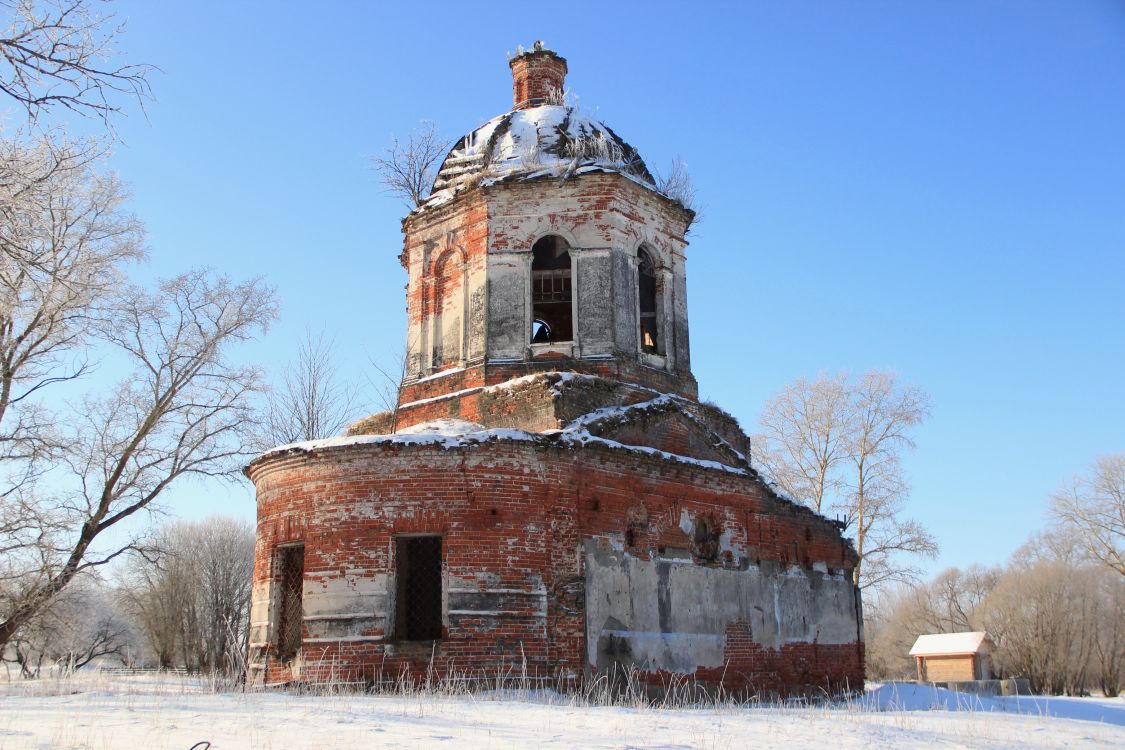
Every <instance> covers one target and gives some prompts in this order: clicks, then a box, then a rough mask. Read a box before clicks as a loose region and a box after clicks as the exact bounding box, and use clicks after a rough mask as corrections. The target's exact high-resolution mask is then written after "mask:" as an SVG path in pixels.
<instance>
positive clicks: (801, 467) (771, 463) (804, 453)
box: [754, 374, 854, 513]
mask: <svg viewBox="0 0 1125 750" xmlns="http://www.w3.org/2000/svg"><path fill="white" fill-rule="evenodd" d="M853 421H854V415H853V413H852V409H851V404H850V394H849V393H848V384H847V379H846V378H845V377H844V375H842V374H838V375H833V376H828V375H821V376H820V377H818V378H817V379H816V380H814V381H813V382H811V383H810V382H809V381H807V380H805V379H804V378H798V379H797V380H796V381H795V382H793V383H790V384H788V385H786V386H785V387H784V388H783V389H782V390H781V393H779V394H777V395H776V396H774V397H773V398H772V399H770V400H769V401H768V402H767V403H766V405H765V408H763V409H762V414H761V417H760V418H759V424H760V425H761V428H762V434H761V435H760V436H759V439H758V441H757V443H758V444H757V446H756V450H755V452H754V458H755V459H756V460H757V461H758V462H759V463H760V464H761V465H762V468H763V469H764V471H765V473H766V476H768V477H769V478H770V479H771V480H772V481H773V482H775V483H776V484H777V485H778V486H780V487H781V488H782V489H783V490H784V491H785V492H786V493H787V494H789V495H791V496H792V497H793V498H794V499H797V500H800V501H801V502H804V503H805V504H807V505H808V506H809V507H810V508H812V509H813V510H815V511H816V512H817V513H823V512H824V511H825V510H827V507H826V503H827V502H828V501H829V500H830V499H831V497H832V496H833V494H834V492H835V491H836V490H838V489H839V487H840V484H841V479H840V478H839V471H838V469H839V468H840V466H841V465H842V463H843V462H844V461H845V460H846V459H847V452H846V448H845V444H844V439H845V438H846V436H847V435H849V434H850V432H851V429H852V425H851V423H852V422H853Z"/></svg>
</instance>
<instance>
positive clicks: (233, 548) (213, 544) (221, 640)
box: [122, 516, 254, 673]
mask: <svg viewBox="0 0 1125 750" xmlns="http://www.w3.org/2000/svg"><path fill="white" fill-rule="evenodd" d="M151 545H152V547H153V548H155V549H157V550H158V554H157V556H156V557H155V558H149V557H142V556H134V557H133V558H132V559H131V560H130V564H129V566H128V569H127V571H126V573H125V576H124V581H123V586H122V588H123V592H124V594H123V596H124V602H125V607H126V609H127V610H128V611H129V612H130V613H131V614H132V615H133V617H135V618H136V620H137V622H138V625H139V628H140V630H141V632H142V633H143V634H144V636H145V638H146V640H147V641H148V643H149V646H150V648H151V649H152V651H153V653H154V654H155V655H156V657H157V659H158V661H159V663H160V665H161V666H164V667H169V666H173V665H174V664H177V663H178V664H180V665H181V666H183V667H185V668H187V669H190V670H198V671H207V672H226V673H233V672H235V671H236V669H237V665H236V663H234V661H235V660H233V659H232V655H233V654H236V653H238V652H240V651H241V648H242V644H243V639H244V637H245V635H246V632H247V627H248V621H247V618H248V615H249V610H250V586H251V579H252V577H253V576H252V574H253V567H254V529H253V527H252V526H250V525H249V524H247V523H245V522H243V521H238V520H235V519H233V518H228V517H225V516H212V517H210V518H207V519H204V520H202V521H197V522H184V521H180V522H176V523H173V524H170V525H168V526H165V527H164V528H162V529H160V530H159V531H158V532H157V533H156V534H155V535H154V537H153V539H152V541H151Z"/></svg>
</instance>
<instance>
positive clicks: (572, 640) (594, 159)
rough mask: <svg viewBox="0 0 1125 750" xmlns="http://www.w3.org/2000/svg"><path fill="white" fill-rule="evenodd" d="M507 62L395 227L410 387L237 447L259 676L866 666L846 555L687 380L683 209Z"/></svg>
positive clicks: (522, 68) (537, 58)
mask: <svg viewBox="0 0 1125 750" xmlns="http://www.w3.org/2000/svg"><path fill="white" fill-rule="evenodd" d="M509 64H510V67H511V70H512V75H513V79H514V80H513V83H514V94H515V97H514V105H513V108H512V110H511V111H510V112H508V113H507V114H503V115H501V116H499V117H496V118H495V119H493V120H491V121H489V122H487V123H486V124H484V125H482V126H481V127H479V128H477V129H476V130H474V131H472V132H471V133H469V134H468V135H466V136H464V137H463V138H461V139H460V140H459V141H457V142H456V144H455V145H454V147H453V149H452V150H451V151H450V152H449V155H448V156H447V157H446V158H445V161H444V162H443V163H442V165H441V168H440V171H439V172H438V174H437V178H436V181H435V183H434V186H433V191H432V193H431V195H430V196H429V198H428V200H426V201H425V202H424V203H423V204H422V205H420V206H419V207H418V208H417V209H415V210H414V211H412V212H411V213H410V215H409V216H407V217H406V219H405V220H404V221H403V233H404V235H405V241H404V247H403V251H402V255H401V261H402V265H403V267H404V268H405V269H406V271H407V274H408V276H409V284H408V287H407V308H408V328H407V351H408V362H407V366H406V374H405V379H404V382H403V384H402V387H401V388H400V397H399V403H398V405H397V408H396V409H394V410H393V411H391V412H387V413H382V414H376V415H374V416H372V417H369V418H367V419H365V420H362V421H361V422H359V423H357V424H355V425H353V426H352V428H351V430H350V431H349V433H348V435H346V436H343V437H338V438H330V439H326V440H319V441H313V442H308V443H298V444H293V445H287V446H282V447H279V448H276V449H273V450H271V451H269V452H267V453H265V454H263V455H261V456H259V457H258V458H256V459H255V460H254V461H253V462H251V463H250V465H249V466H248V467H247V469H246V473H247V475H248V476H249V477H250V478H251V479H252V480H253V482H254V485H255V487H256V489H257V502H258V531H257V553H256V560H255V569H254V589H253V604H252V614H251V623H252V632H251V637H250V640H251V643H250V655H249V670H250V681H251V683H252V684H257V685H275V684H282V683H288V682H313V683H315V682H325V681H333V682H346V683H355V684H367V685H371V684H379V683H387V682H391V681H394V680H396V679H399V678H400V677H401V676H402V675H403V674H411V675H415V676H426V675H430V676H433V675H446V676H449V675H452V676H461V677H465V676H468V677H480V678H485V679H495V678H496V677H497V676H504V675H509V676H511V675H527V676H530V677H533V678H541V679H543V680H545V681H548V683H549V684H551V685H559V686H563V687H565V686H570V685H575V686H577V685H579V684H581V683H582V682H583V681H585V680H589V679H591V678H592V677H595V676H597V675H601V674H606V673H609V672H616V671H618V669H619V668H625V669H626V670H629V671H630V672H631V673H632V674H634V675H635V676H637V677H638V678H639V679H641V680H644V681H647V682H649V683H651V684H653V685H660V684H667V682H668V681H669V680H671V679H685V680H694V681H698V682H699V683H702V684H704V685H709V686H718V685H720V684H722V685H723V686H724V687H725V688H726V689H728V690H732V691H737V692H743V693H750V694H758V695H763V696H767V695H788V694H795V693H812V692H817V693H819V692H820V691H823V690H827V691H829V692H837V691H840V690H845V689H847V688H848V686H851V687H852V688H856V687H861V686H862V684H863V633H862V626H861V610H860V594H859V591H858V589H857V588H856V587H855V586H854V585H853V583H852V575H851V574H852V569H853V568H854V566H855V564H856V559H857V557H856V552H855V550H854V549H853V547H852V546H851V544H850V543H849V542H848V541H847V540H845V539H844V537H843V536H842V530H841V528H840V526H839V525H838V524H837V523H836V522H833V521H831V520H829V519H827V518H824V517H823V516H820V515H818V514H816V513H814V512H812V511H810V510H809V509H807V508H805V507H803V506H801V505H798V504H796V503H793V502H791V501H789V500H787V499H786V498H784V497H781V496H779V495H778V494H777V493H776V492H774V491H773V490H772V489H771V488H770V487H769V486H768V485H767V484H766V483H765V482H763V481H762V479H760V478H759V476H758V475H757V473H756V472H755V471H754V470H753V469H752V468H751V466H750V462H749V451H750V446H749V440H748V438H747V437H746V435H745V434H744V433H743V432H742V430H741V429H740V428H739V426H738V423H737V422H736V421H735V420H734V418H732V417H731V416H729V415H728V414H726V413H725V412H723V411H721V410H720V409H718V408H717V407H715V406H713V405H711V404H707V403H702V402H700V401H699V400H698V399H697V387H696V381H695V378H694V377H693V375H692V372H691V359H690V354H689V347H688V307H687V276H686V271H685V264H684V257H685V256H684V253H685V249H686V247H687V242H686V240H685V238H684V236H685V233H686V232H687V229H688V227H689V225H690V224H691V222H692V219H693V217H694V215H693V213H692V211H691V210H690V209H689V208H687V207H685V206H684V205H683V204H681V203H680V202H679V201H678V200H677V199H676V198H675V197H674V196H671V195H668V194H665V193H662V192H661V191H660V189H659V188H658V186H657V183H656V181H655V180H654V179H653V176H652V175H651V174H650V172H649V170H648V169H647V168H646V166H645V164H644V162H643V161H642V160H641V157H640V156H639V155H638V153H637V152H636V150H634V149H633V148H632V147H631V146H630V145H629V144H628V143H626V142H625V141H624V140H622V138H621V137H620V136H618V135H617V134H616V133H615V132H614V131H612V130H611V129H610V128H608V127H607V126H606V125H604V124H602V123H601V122H599V121H598V120H596V119H594V118H593V117H591V116H590V115H589V114H587V113H584V112H582V111H579V110H578V109H576V108H573V107H569V106H566V104H565V102H564V99H563V97H562V96H561V94H560V92H561V91H562V90H563V79H564V76H565V75H566V72H567V63H566V60H564V59H563V58H562V57H560V56H558V55H557V54H555V53H554V52H551V51H550V50H547V49H545V48H543V47H542V45H541V44H539V43H537V44H536V45H535V47H534V48H533V49H531V50H529V51H521V52H520V53H519V54H518V55H516V56H515V57H514V58H512V59H511V60H510V63H509Z"/></svg>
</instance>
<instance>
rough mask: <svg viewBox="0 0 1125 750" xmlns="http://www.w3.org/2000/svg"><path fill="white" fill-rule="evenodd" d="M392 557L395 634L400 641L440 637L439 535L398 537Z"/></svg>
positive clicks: (427, 639) (430, 639) (428, 639)
mask: <svg viewBox="0 0 1125 750" xmlns="http://www.w3.org/2000/svg"><path fill="white" fill-rule="evenodd" d="M396 559H397V562H398V574H397V589H398V591H397V597H396V599H397V601H396V606H395V633H396V637H397V638H398V640H400V641H432V640H437V639H438V638H441V537H440V536H407V537H399V538H398V540H397V549H396Z"/></svg>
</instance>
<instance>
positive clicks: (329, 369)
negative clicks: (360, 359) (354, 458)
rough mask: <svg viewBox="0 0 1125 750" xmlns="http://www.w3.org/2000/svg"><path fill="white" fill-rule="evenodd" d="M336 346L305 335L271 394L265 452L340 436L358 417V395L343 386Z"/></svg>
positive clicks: (309, 332)
mask: <svg viewBox="0 0 1125 750" xmlns="http://www.w3.org/2000/svg"><path fill="white" fill-rule="evenodd" d="M332 349H333V342H332V341H326V340H325V338H324V334H323V333H321V334H318V335H316V336H315V337H314V336H313V334H312V332H311V331H307V330H306V331H305V338H304V339H303V340H302V341H301V343H300V345H299V346H298V348H297V357H296V359H295V360H294V361H292V362H291V363H290V364H289V367H288V368H287V369H286V371H285V379H284V382H283V383H282V384H281V386H280V387H279V388H277V389H275V390H274V391H272V392H271V393H270V396H269V405H268V414H267V417H266V422H265V428H266V429H265V434H264V435H263V446H262V447H263V448H271V447H273V446H275V445H283V444H285V443H296V442H299V441H302V440H316V439H318V438H324V437H330V436H332V435H337V434H339V433H340V432H341V431H342V430H343V429H344V428H345V427H347V425H348V423H349V422H350V421H351V420H352V419H354V418H355V416H356V414H355V412H356V391H355V389H354V388H351V387H348V386H347V385H345V384H344V383H341V382H340V380H339V376H338V373H337V370H336V364H335V361H334V357H333V351H332Z"/></svg>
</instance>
